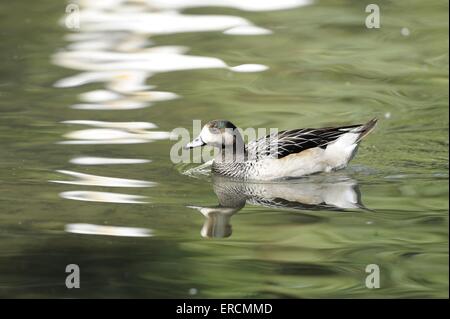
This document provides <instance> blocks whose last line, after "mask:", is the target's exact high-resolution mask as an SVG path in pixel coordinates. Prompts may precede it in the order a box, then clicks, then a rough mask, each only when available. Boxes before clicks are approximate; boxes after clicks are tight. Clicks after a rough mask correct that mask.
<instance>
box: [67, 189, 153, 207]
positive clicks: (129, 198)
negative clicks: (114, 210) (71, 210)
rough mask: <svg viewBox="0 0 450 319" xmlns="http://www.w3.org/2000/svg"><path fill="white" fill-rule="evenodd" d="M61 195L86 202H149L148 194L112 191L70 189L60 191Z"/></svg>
mask: <svg viewBox="0 0 450 319" xmlns="http://www.w3.org/2000/svg"><path fill="white" fill-rule="evenodd" d="M59 196H61V197H62V198H65V199H73V200H80V201H86V202H106V203H122V204H147V203H148V202H147V201H144V200H145V199H147V197H146V196H139V195H129V194H119V193H110V192H93V191H69V192H62V193H59Z"/></svg>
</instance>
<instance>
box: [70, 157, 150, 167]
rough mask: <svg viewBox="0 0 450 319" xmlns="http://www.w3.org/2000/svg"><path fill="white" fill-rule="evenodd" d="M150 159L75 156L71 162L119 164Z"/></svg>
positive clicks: (80, 163)
mask: <svg viewBox="0 0 450 319" xmlns="http://www.w3.org/2000/svg"><path fill="white" fill-rule="evenodd" d="M149 162H151V161H150V160H146V159H137V158H110V157H88V156H86V157H83V156H81V157H75V158H73V159H71V160H70V163H72V164H77V165H117V164H143V163H149Z"/></svg>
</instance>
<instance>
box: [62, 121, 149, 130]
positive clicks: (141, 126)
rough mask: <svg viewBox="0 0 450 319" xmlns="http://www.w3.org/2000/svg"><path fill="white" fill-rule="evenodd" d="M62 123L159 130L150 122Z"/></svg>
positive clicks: (67, 122)
mask: <svg viewBox="0 0 450 319" xmlns="http://www.w3.org/2000/svg"><path fill="white" fill-rule="evenodd" d="M62 123H65V124H78V125H90V126H96V127H107V128H123V129H128V130H143V129H152V128H157V126H156V124H153V123H150V122H105V121H91V120H71V121H63V122H62Z"/></svg>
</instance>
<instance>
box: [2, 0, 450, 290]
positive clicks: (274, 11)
mask: <svg viewBox="0 0 450 319" xmlns="http://www.w3.org/2000/svg"><path fill="white" fill-rule="evenodd" d="M244 3H245V4H244ZM212 4H213V1H206V0H204V1H194V0H190V1H185V2H180V1H166V0H165V1H153V0H146V1H139V2H136V1H130V2H127V1H99V2H92V1H80V8H81V14H82V19H81V29H80V30H70V29H67V28H66V27H64V13H65V5H66V4H65V3H64V4H63V3H60V2H59V1H51V0H45V1H39V2H30V3H27V4H26V5H25V4H21V3H19V2H17V3H16V2H14V3H8V4H6V3H4V4H0V12H2V20H1V21H2V22H1V24H2V28H1V29H0V34H1V36H2V41H1V44H0V57H1V59H0V70H1V71H0V110H1V116H0V136H1V142H0V143H1V152H0V154H1V156H0V168H1V169H0V182H1V183H0V187H1V189H0V194H1V195H0V207H1V214H0V236H1V239H2V240H1V243H0V296H1V297H14V298H23V297H38V298H48V297H125V298H131V297H142V298H156V297H181V298H209V297H232V298H262V297H270V298H280V297H295V298H316V297H327V298H330V297H339V298H369V297H376V298H381V297H393V298H400V297H427V298H431V297H448V141H449V137H448V126H449V125H448V2H445V1H427V2H424V1H408V2H406V1H401V2H395V3H393V2H390V1H379V2H378V4H379V5H380V8H381V13H382V19H381V21H382V26H381V29H378V30H375V29H371V30H369V29H367V28H366V27H365V26H364V20H365V18H366V15H367V14H366V13H365V11H364V9H365V7H364V4H362V3H360V2H358V1H344V2H339V3H338V2H335V1H317V2H312V1H293V0H291V1H288V0H285V1H248V2H247V1H245V2H243V1H229V2H227V1H218V2H216V4H218V5H217V6H213V5H212ZM372 117H378V118H379V119H380V123H379V126H378V128H377V130H376V131H375V132H374V133H373V134H371V135H370V137H368V138H367V139H366V140H365V141H364V142H363V143H362V145H361V147H360V149H359V154H358V155H357V157H356V158H355V159H354V160H353V161H352V163H351V165H350V167H349V168H348V169H346V170H345V171H340V172H335V173H331V174H328V175H327V176H322V175H319V176H313V177H310V178H306V179H302V180H298V181H289V182H285V183H280V184H268V185H264V184H263V185H261V184H251V185H242V184H240V183H232V182H229V181H223V180H220V179H219V180H217V179H214V178H212V177H211V176H208V175H206V176H203V175H201V176H192V175H191V174H184V172H185V171H186V170H187V169H189V168H192V167H193V165H181V164H174V163H172V162H171V161H170V157H169V151H170V149H171V147H172V145H173V144H174V143H175V141H173V140H170V132H171V131H172V129H174V128H177V127H185V128H187V129H189V130H191V129H192V120H193V119H200V120H202V121H204V122H205V121H208V120H211V119H214V118H226V119H229V120H231V121H233V122H234V123H235V124H236V125H238V126H239V127H242V128H247V127H254V128H259V127H262V128H270V127H276V128H279V129H280V130H282V129H289V128H299V127H316V126H317V127H319V126H328V125H344V124H354V123H360V122H364V121H367V120H369V119H370V118H372ZM72 263H74V264H77V265H79V266H80V268H81V288H80V289H72V290H68V289H67V288H66V287H65V277H66V275H67V274H66V273H65V272H64V271H65V268H66V265H67V264H72ZM369 264H377V265H379V267H380V271H381V283H380V285H381V288H380V289H367V288H366V286H365V278H366V276H367V273H366V272H365V268H366V266H367V265H369Z"/></svg>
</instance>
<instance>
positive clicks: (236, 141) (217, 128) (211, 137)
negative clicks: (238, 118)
mask: <svg viewBox="0 0 450 319" xmlns="http://www.w3.org/2000/svg"><path fill="white" fill-rule="evenodd" d="M204 145H209V146H213V147H216V148H218V149H219V150H225V149H228V150H229V152H226V154H230V155H236V154H243V153H244V140H243V139H242V136H241V134H240V132H239V130H238V128H237V127H236V126H235V125H234V124H233V123H231V122H230V121H227V120H214V121H211V122H208V123H207V124H205V126H203V128H202V131H201V132H200V135H199V136H198V137H197V138H195V139H194V140H193V141H192V142H190V143H188V144H187V145H186V146H185V148H187V149H191V148H194V147H201V146H204Z"/></svg>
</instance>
